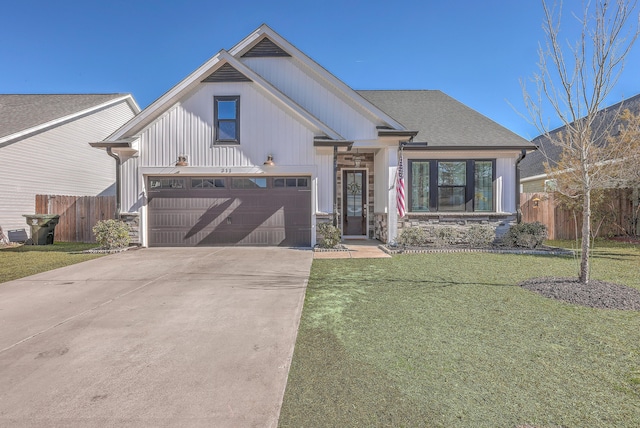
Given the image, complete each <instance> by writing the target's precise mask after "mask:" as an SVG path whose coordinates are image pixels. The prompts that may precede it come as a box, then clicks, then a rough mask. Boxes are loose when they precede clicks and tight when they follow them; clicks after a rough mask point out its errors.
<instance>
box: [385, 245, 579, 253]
mask: <svg viewBox="0 0 640 428" xmlns="http://www.w3.org/2000/svg"><path fill="white" fill-rule="evenodd" d="M378 248H380V249H381V250H382V251H384V252H385V253H387V254H391V255H394V254H429V253H494V254H528V255H534V256H573V255H575V253H574V251H573V250H567V249H564V248H555V247H546V248H545V249H528V248H398V249H394V248H389V247H387V246H386V245H378Z"/></svg>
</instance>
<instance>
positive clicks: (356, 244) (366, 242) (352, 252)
mask: <svg viewBox="0 0 640 428" xmlns="http://www.w3.org/2000/svg"><path fill="white" fill-rule="evenodd" d="M342 245H344V246H345V247H346V248H347V251H314V252H313V258H314V259H381V258H390V257H391V256H390V255H389V254H387V253H385V252H384V251H382V250H381V249H380V248H379V247H378V246H379V245H381V244H380V242H379V241H376V240H370V239H361V240H360V239H349V240H346V241H343V242H342Z"/></svg>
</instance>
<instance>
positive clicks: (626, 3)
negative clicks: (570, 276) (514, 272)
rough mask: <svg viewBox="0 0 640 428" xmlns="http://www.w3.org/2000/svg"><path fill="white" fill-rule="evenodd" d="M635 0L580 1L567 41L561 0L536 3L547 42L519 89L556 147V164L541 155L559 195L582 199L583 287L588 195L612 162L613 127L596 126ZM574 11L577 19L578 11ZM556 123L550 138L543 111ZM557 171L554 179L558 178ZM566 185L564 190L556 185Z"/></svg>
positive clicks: (625, 44)
mask: <svg viewBox="0 0 640 428" xmlns="http://www.w3.org/2000/svg"><path fill="white" fill-rule="evenodd" d="M636 3H637V0H631V1H630V0H611V1H607V0H593V1H589V0H584V2H583V3H582V10H581V11H574V12H573V13H572V16H573V17H574V18H575V19H576V20H578V22H579V24H580V29H581V31H580V33H579V34H577V35H576V37H575V41H574V42H567V41H566V37H565V36H564V35H563V33H561V26H560V23H561V20H562V8H563V7H562V6H563V5H562V2H561V1H560V3H557V2H556V3H553V5H551V6H549V4H547V2H546V1H545V0H542V7H543V10H544V21H543V29H544V31H545V36H546V43H544V44H541V45H540V47H539V64H538V72H537V73H535V74H534V76H533V82H534V84H535V87H536V91H535V93H533V94H532V93H530V92H529V91H528V90H527V88H526V85H523V94H524V100H525V104H526V106H527V109H528V110H529V113H530V116H531V119H532V121H533V122H534V123H535V125H536V126H537V128H538V130H539V131H540V133H541V134H542V135H544V136H545V137H546V138H547V139H548V140H550V141H551V142H552V143H553V145H555V146H557V147H558V148H560V149H561V151H562V154H561V156H560V160H559V161H557V160H554V159H552V158H551V157H550V156H547V155H546V154H545V157H546V158H547V168H548V172H550V173H551V175H552V176H553V175H556V177H557V179H558V185H559V188H558V190H559V191H565V192H566V194H567V195H569V196H571V197H574V198H580V199H581V200H582V243H581V248H582V250H581V261H580V272H579V279H580V281H581V282H583V283H588V282H589V250H590V239H589V238H590V235H591V220H592V219H591V192H592V190H593V189H594V188H595V187H597V186H598V185H599V184H601V183H604V182H605V181H607V180H610V177H607V175H608V169H607V167H606V164H607V162H610V161H612V160H613V159H615V157H616V156H617V154H616V153H613V151H612V150H613V149H611V148H609V149H607V147H610V146H611V147H613V148H614V149H615V145H611V144H606V141H607V138H608V137H609V136H610V135H611V133H612V132H611V131H612V130H611V126H612V124H613V122H614V121H605V120H598V114H597V113H598V112H599V111H600V110H601V109H602V108H603V107H604V103H605V102H606V101H607V99H608V97H609V96H610V95H611V92H612V90H613V88H614V87H615V84H616V82H617V81H618V78H619V76H620V74H621V73H622V71H623V69H624V61H625V58H626V57H627V56H628V54H629V52H630V50H631V47H632V46H633V44H634V42H635V40H636V39H637V37H638V25H637V19H638V15H637V13H636V12H635V7H636ZM578 12H580V13H581V15H578V14H577V13H578ZM547 109H550V110H551V111H552V113H553V115H554V116H557V117H558V118H559V119H560V121H561V122H562V125H563V127H562V132H551V130H550V129H549V126H548V123H547V116H546V110H547ZM560 172H561V174H559V173H560ZM563 183H567V184H568V188H567V187H565V186H563Z"/></svg>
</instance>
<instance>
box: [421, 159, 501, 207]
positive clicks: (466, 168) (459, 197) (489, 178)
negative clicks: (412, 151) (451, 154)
mask: <svg viewBox="0 0 640 428" xmlns="http://www.w3.org/2000/svg"><path fill="white" fill-rule="evenodd" d="M409 170H410V172H409V177H410V182H409V186H410V189H409V190H410V191H409V197H410V201H409V202H410V204H409V206H410V212H492V211H493V210H494V197H495V195H494V193H495V192H494V181H495V160H494V159H487V160H481V159H477V160H475V159H470V160H436V159H429V160H423V159H415V160H410V161H409Z"/></svg>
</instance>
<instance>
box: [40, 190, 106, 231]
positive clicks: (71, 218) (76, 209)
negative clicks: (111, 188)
mask: <svg viewBox="0 0 640 428" xmlns="http://www.w3.org/2000/svg"><path fill="white" fill-rule="evenodd" d="M115 211H116V197H115V196H63V195H36V214H58V215H59V216H60V221H59V223H58V225H57V226H56V232H55V236H54V240H55V241H57V242H60V241H62V242H96V240H95V236H94V235H93V232H92V231H91V229H92V228H93V226H95V224H96V223H97V222H98V221H100V220H107V219H112V218H115Z"/></svg>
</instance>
